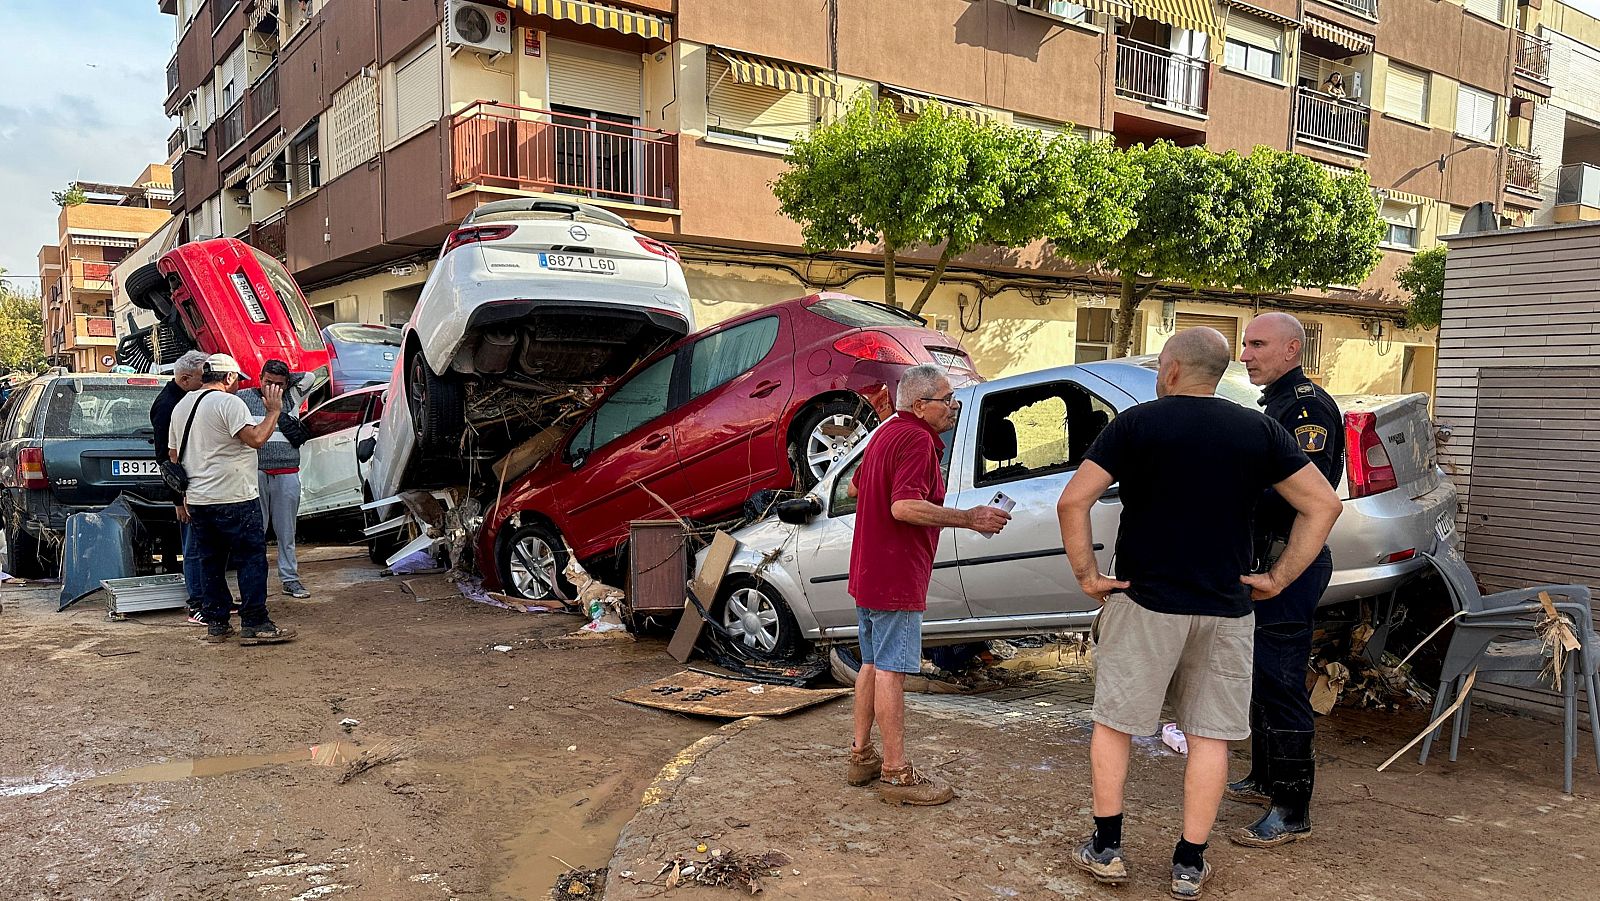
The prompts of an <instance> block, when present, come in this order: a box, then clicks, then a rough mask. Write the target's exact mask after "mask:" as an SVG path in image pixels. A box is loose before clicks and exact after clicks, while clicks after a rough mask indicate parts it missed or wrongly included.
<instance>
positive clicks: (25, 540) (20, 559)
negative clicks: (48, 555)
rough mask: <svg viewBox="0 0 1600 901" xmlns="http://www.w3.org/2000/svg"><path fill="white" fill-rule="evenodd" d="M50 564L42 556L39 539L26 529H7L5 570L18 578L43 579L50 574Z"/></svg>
mask: <svg viewBox="0 0 1600 901" xmlns="http://www.w3.org/2000/svg"><path fill="white" fill-rule="evenodd" d="M49 568H50V567H49V564H48V563H47V562H46V561H45V560H44V559H43V558H42V555H41V554H40V548H39V540H38V539H37V538H34V537H33V536H32V535H29V534H28V532H27V530H26V529H22V528H18V529H17V530H15V531H12V530H11V529H7V530H6V565H5V567H4V569H5V571H6V572H7V573H9V574H10V575H12V576H15V577H16V578H18V579H42V578H44V577H45V576H47V575H49V572H48V570H49Z"/></svg>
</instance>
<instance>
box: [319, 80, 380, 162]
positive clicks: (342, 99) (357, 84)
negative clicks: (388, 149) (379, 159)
mask: <svg viewBox="0 0 1600 901" xmlns="http://www.w3.org/2000/svg"><path fill="white" fill-rule="evenodd" d="M377 153H378V84H377V81H376V80H374V79H371V78H367V77H365V76H361V75H357V76H356V77H355V78H352V79H350V81H349V83H347V84H346V85H345V86H344V87H342V88H340V89H339V90H337V91H334V92H333V102H332V105H331V106H330V107H329V108H328V157H329V159H328V171H327V173H326V174H325V175H324V176H323V177H324V178H325V179H326V180H328V181H332V180H333V179H335V178H338V177H339V176H340V175H342V174H344V173H346V172H349V171H350V170H351V169H354V168H355V167H356V166H358V165H360V164H362V163H364V162H366V161H367V160H370V159H372V158H373V157H374V156H376V155H377Z"/></svg>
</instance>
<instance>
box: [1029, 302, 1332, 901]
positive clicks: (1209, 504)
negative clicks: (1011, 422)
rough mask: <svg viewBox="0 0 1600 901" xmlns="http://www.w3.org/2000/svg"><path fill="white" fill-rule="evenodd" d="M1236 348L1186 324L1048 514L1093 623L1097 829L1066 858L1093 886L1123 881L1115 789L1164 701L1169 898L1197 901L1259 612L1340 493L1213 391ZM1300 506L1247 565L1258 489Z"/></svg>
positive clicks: (1207, 871)
mask: <svg viewBox="0 0 1600 901" xmlns="http://www.w3.org/2000/svg"><path fill="white" fill-rule="evenodd" d="M1232 356H1233V354H1232V348H1230V347H1229V346H1228V341H1227V339H1225V338H1223V337H1222V335H1221V334H1220V333H1219V332H1217V331H1215V330H1214V329H1209V328H1191V329H1185V330H1184V331H1181V332H1179V333H1178V334H1176V335H1174V336H1173V337H1172V340H1170V341H1168V342H1167V345H1166V347H1164V348H1162V350H1161V362H1160V370H1159V371H1158V372H1157V374H1156V396H1157V399H1156V400H1154V401H1151V402H1149V403H1144V404H1139V405H1138V406H1136V407H1133V408H1132V409H1130V410H1125V411H1123V412H1122V413H1121V414H1119V415H1118V416H1117V418H1116V419H1114V420H1112V421H1111V424H1110V425H1108V426H1107V427H1106V428H1105V430H1104V431H1102V432H1101V433H1100V437H1099V438H1097V439H1095V442H1094V445H1093V446H1092V447H1090V448H1089V452H1088V454H1087V456H1086V458H1085V460H1084V463H1083V465H1082V466H1080V467H1079V468H1078V470H1077V472H1076V473H1074V474H1073V476H1072V479H1071V481H1069V482H1067V487H1066V489H1065V490H1064V491H1062V493H1061V499H1060V501H1058V502H1057V504H1056V511H1057V514H1058V516H1059V517H1060V520H1061V541H1062V544H1063V546H1064V547H1065V548H1066V551H1067V557H1068V559H1069V560H1070V561H1071V562H1072V571H1073V575H1075V576H1076V577H1077V579H1078V584H1079V585H1080V586H1081V587H1082V588H1083V591H1084V593H1085V594H1088V595H1089V596H1090V597H1092V598H1095V599H1096V600H1099V601H1101V602H1102V604H1103V606H1102V607H1101V610H1100V615H1099V617H1098V618H1097V619H1096V621H1095V689H1094V722H1095V726H1094V737H1093V738H1092V739H1091V741H1090V745H1089V757H1090V764H1091V767H1092V770H1093V778H1094V801H1093V811H1094V823H1095V828H1094V833H1093V834H1092V835H1090V836H1089V837H1088V838H1087V839H1085V840H1084V841H1083V843H1082V844H1081V845H1079V846H1078V849H1077V852H1076V854H1075V856H1074V860H1073V862H1074V863H1075V864H1076V865H1077V866H1078V867H1079V868H1080V869H1083V870H1085V871H1087V872H1088V873H1089V874H1090V875H1092V876H1093V877H1094V878H1095V879H1096V880H1098V881H1100V882H1106V883H1113V884H1115V883H1120V882H1125V881H1126V880H1127V878H1128V871H1127V867H1126V865H1125V863H1124V857H1123V854H1122V805H1123V785H1124V783H1125V782H1126V781H1127V775H1128V751H1129V747H1130V745H1131V742H1132V736H1134V735H1152V734H1154V733H1155V732H1156V730H1157V729H1158V728H1159V727H1160V725H1161V708H1162V703H1163V701H1166V702H1167V703H1170V704H1171V705H1172V708H1173V710H1174V711H1175V712H1176V714H1177V718H1178V725H1179V727H1180V728H1182V729H1183V731H1184V734H1185V735H1187V736H1188V738H1189V760H1188V764H1187V768H1188V772H1187V774H1186V775H1185V777H1184V792H1183V835H1182V837H1181V838H1179V840H1178V846H1177V848H1176V849H1175V850H1174V852H1173V855H1172V882H1171V892H1172V896H1173V897H1175V898H1198V897H1200V894H1201V890H1202V888H1203V887H1204V885H1205V882H1206V880H1207V879H1208V878H1210V876H1211V866H1210V864H1208V863H1206V861H1205V858H1204V852H1205V849H1206V842H1207V840H1208V839H1209V838H1210V835H1211V827H1212V825H1213V824H1214V823H1215V822H1216V817H1217V807H1218V805H1219V804H1221V802H1222V791H1223V788H1224V787H1225V786H1226V783H1227V781H1228V742H1230V741H1238V740H1241V739H1244V738H1247V737H1248V736H1249V734H1250V718H1249V706H1250V670H1251V654H1252V648H1253V644H1254V638H1255V615H1254V609H1255V605H1256V603H1257V602H1258V601H1261V600H1263V599H1266V598H1270V597H1272V596H1274V595H1276V594H1277V593H1278V592H1280V591H1282V590H1283V589H1284V588H1285V587H1287V586H1288V585H1290V584H1292V583H1293V582H1294V581H1295V580H1296V579H1297V578H1299V576H1300V573H1301V572H1302V571H1303V570H1305V568H1306V567H1307V566H1308V565H1310V564H1311V562H1312V561H1313V560H1314V559H1316V556H1317V553H1318V551H1320V550H1321V548H1322V544H1323V542H1324V541H1325V540H1326V539H1327V537H1328V531H1329V530H1330V529H1332V528H1333V523H1334V520H1336V519H1338V517H1339V512H1340V509H1341V508H1340V505H1339V498H1338V497H1337V496H1336V495H1335V494H1334V493H1333V489H1331V488H1329V487H1328V482H1327V480H1326V479H1324V478H1323V476H1322V473H1320V472H1319V471H1318V470H1317V468H1316V467H1315V466H1313V465H1311V462H1310V461H1309V460H1307V459H1306V455H1305V453H1304V452H1303V451H1301V450H1300V448H1298V447H1296V446H1295V443H1294V439H1293V438H1291V437H1290V435H1289V433H1288V432H1286V431H1284V429H1283V427H1282V426H1280V425H1278V424H1277V423H1276V422H1273V421H1272V420H1271V419H1269V418H1267V417H1266V416H1265V415H1263V414H1261V413H1260V412H1258V411H1256V410H1251V409H1248V408H1245V407H1242V406H1239V405H1238V404H1236V403H1234V402H1232V401H1230V400H1225V399H1223V398H1220V397H1217V396H1216V390H1217V383H1218V382H1219V381H1220V380H1221V378H1222V374H1223V372H1225V371H1226V370H1227V368H1228V364H1229V362H1231V358H1232ZM1113 483H1120V485H1121V488H1120V492H1119V494H1120V498H1121V501H1122V519H1121V523H1120V525H1119V527H1118V530H1117V547H1116V558H1115V559H1116V575H1115V577H1114V578H1113V577H1111V576H1107V575H1104V574H1102V573H1101V572H1100V571H1099V568H1098V564H1097V562H1096V561H1095V556H1094V550H1093V548H1094V534H1093V528H1092V526H1091V525H1090V521H1089V511H1090V508H1092V507H1093V506H1094V505H1095V503H1097V502H1098V501H1099V500H1100V497H1101V496H1102V495H1103V494H1105V492H1106V490H1107V489H1108V488H1110V487H1111V485H1112V484H1113ZM1269 487H1272V488H1275V489H1276V490H1277V492H1278V494H1279V496H1281V497H1282V498H1283V499H1284V500H1285V501H1286V502H1287V503H1288V504H1289V505H1290V506H1291V507H1292V508H1293V509H1294V510H1295V514H1296V515H1295V519H1294V527H1293V529H1292V532H1291V536H1290V540H1289V543H1288V546H1287V547H1286V548H1285V549H1284V551H1283V553H1282V554H1281V555H1280V556H1279V557H1278V560H1277V562H1276V563H1275V564H1274V565H1273V567H1272V568H1271V569H1270V570H1269V571H1267V572H1264V573H1256V574H1253V573H1252V566H1251V564H1252V563H1253V561H1254V554H1253V547H1252V542H1251V537H1252V536H1251V519H1252V516H1253V514H1254V512H1255V508H1256V503H1257V501H1258V499H1259V498H1260V497H1261V494H1262V492H1264V491H1265V490H1266V489H1267V488H1269Z"/></svg>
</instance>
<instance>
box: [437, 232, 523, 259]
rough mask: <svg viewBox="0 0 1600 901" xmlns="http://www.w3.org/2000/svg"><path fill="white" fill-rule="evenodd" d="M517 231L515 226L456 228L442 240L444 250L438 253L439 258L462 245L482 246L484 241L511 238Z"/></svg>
mask: <svg viewBox="0 0 1600 901" xmlns="http://www.w3.org/2000/svg"><path fill="white" fill-rule="evenodd" d="M516 230H517V227H516V226H515V225H469V226H467V227H466V228H458V229H456V230H455V231H453V232H451V233H450V237H448V238H445V239H444V249H443V250H441V251H439V256H441V257H442V256H444V255H445V254H447V253H449V252H450V251H452V250H455V249H456V248H457V247H460V246H462V245H464V244H482V243H483V242H485V241H500V240H503V239H505V238H509V237H511V235H512V233H513V232H515V231H516Z"/></svg>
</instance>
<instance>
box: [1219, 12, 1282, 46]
mask: <svg viewBox="0 0 1600 901" xmlns="http://www.w3.org/2000/svg"><path fill="white" fill-rule="evenodd" d="M1228 37H1230V38H1232V39H1233V40H1236V41H1243V42H1244V43H1246V44H1251V45H1253V46H1256V47H1262V48H1264V49H1267V50H1271V51H1272V52H1273V53H1282V52H1283V26H1282V25H1274V24H1273V23H1271V22H1268V21H1267V20H1266V19H1262V18H1260V17H1258V16H1252V15H1250V14H1249V13H1242V12H1240V11H1238V10H1237V9H1235V10H1230V11H1229V12H1228Z"/></svg>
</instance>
